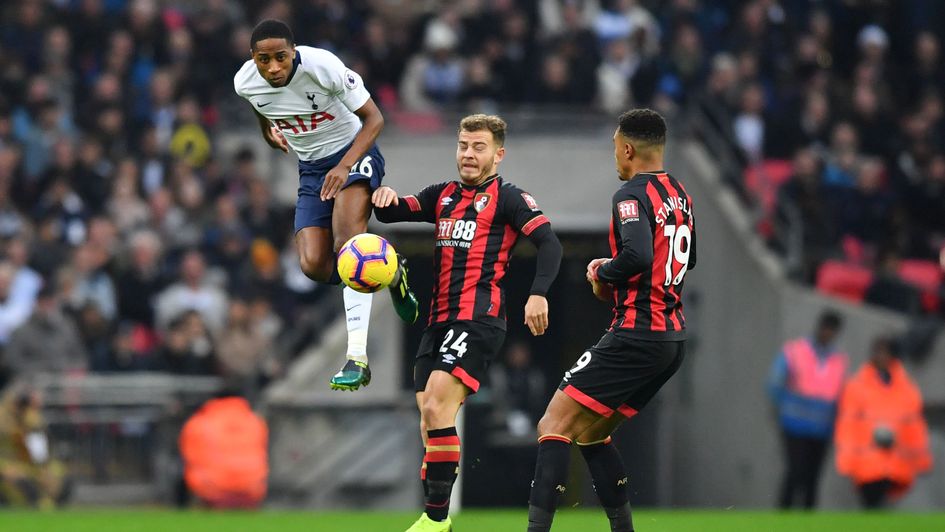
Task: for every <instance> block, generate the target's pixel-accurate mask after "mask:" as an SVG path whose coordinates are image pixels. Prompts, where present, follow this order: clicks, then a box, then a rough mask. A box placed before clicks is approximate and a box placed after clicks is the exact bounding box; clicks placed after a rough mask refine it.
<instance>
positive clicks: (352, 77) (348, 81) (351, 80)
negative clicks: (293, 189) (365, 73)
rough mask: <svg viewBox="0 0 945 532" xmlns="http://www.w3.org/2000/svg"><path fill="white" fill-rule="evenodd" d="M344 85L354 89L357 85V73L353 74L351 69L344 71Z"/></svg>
mask: <svg viewBox="0 0 945 532" xmlns="http://www.w3.org/2000/svg"><path fill="white" fill-rule="evenodd" d="M345 87H348V89H349V90H354V89H356V88H357V87H358V75H357V74H355V73H354V71H353V70H346V71H345Z"/></svg>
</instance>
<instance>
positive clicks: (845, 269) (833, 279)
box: [817, 260, 873, 303]
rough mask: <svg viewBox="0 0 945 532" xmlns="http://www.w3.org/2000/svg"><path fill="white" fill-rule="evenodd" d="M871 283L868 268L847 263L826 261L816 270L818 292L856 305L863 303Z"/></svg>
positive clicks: (870, 272)
mask: <svg viewBox="0 0 945 532" xmlns="http://www.w3.org/2000/svg"><path fill="white" fill-rule="evenodd" d="M872 282H873V272H872V271H871V270H870V269H869V268H865V267H863V266H859V265H857V264H851V263H848V262H842V261H837V260H828V261H825V262H824V263H823V264H821V265H820V268H819V269H818V270H817V290H818V291H820V292H822V293H824V294H827V295H831V296H836V297H839V298H842V299H846V300H848V301H854V302H857V303H859V302H862V301H863V297H864V296H865V295H866V290H867V288H869V286H870V283H872Z"/></svg>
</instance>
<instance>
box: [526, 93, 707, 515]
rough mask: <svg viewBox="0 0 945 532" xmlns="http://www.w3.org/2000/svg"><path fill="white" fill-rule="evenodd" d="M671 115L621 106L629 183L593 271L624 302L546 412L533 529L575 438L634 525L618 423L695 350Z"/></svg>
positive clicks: (615, 508)
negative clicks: (669, 166)
mask: <svg viewBox="0 0 945 532" xmlns="http://www.w3.org/2000/svg"><path fill="white" fill-rule="evenodd" d="M665 143H666V123H665V122H664V121H663V117H661V116H660V115H659V114H658V113H656V112H655V111H652V110H649V109H634V110H632V111H628V112H626V113H624V114H623V115H621V116H620V120H619V127H618V128H617V131H616V132H615V133H614V158H615V159H616V165H617V173H618V175H619V178H620V180H621V181H624V184H623V186H621V187H620V189H618V190H617V192H616V193H615V194H614V197H613V201H612V205H611V222H610V250H611V253H612V258H610V259H594V260H593V261H591V262H590V264H588V266H587V280H588V281H589V282H590V283H591V286H592V289H593V290H594V294H595V295H596V296H597V297H598V298H599V299H601V300H603V301H607V302H610V303H611V304H613V306H614V318H613V322H612V323H611V325H610V328H609V329H608V330H607V332H606V333H605V334H604V336H603V337H602V338H601V339H600V341H598V342H597V345H595V346H593V347H591V348H590V349H588V350H587V351H585V352H584V354H583V355H581V357H580V358H578V360H577V362H576V363H575V365H574V367H572V368H571V369H570V370H568V371H567V372H565V374H564V379H563V380H562V381H561V384H560V386H559V387H558V391H556V392H555V395H554V396H553V397H552V399H551V402H550V403H549V404H548V408H547V410H546V411H545V415H544V416H543V417H542V418H541V420H540V421H539V422H538V436H539V437H538V462H537V465H536V467H535V479H534V480H533V481H532V491H531V497H530V499H529V508H528V531H529V532H547V531H548V530H550V529H551V523H552V520H553V518H554V512H555V508H556V506H557V502H558V497H559V496H560V494H562V493H564V491H565V490H566V484H567V478H568V461H569V457H570V455H571V444H572V443H577V444H578V446H579V447H580V449H581V454H582V455H583V456H584V459H585V461H587V465H588V469H589V470H590V472H591V477H592V478H593V480H594V488H595V489H596V490H597V496H598V498H599V499H600V502H601V505H602V506H603V507H604V510H605V512H606V513H607V517H608V518H609V519H610V528H611V531H612V532H631V531H632V530H633V520H632V518H631V515H630V502H629V499H628V496H627V488H628V486H627V474H626V469H625V468H624V465H623V461H622V460H621V459H620V453H619V452H618V451H617V449H616V448H615V447H614V445H613V444H612V443H611V436H610V435H611V433H612V432H613V431H614V429H616V428H617V425H619V424H620V423H621V422H622V421H623V420H625V419H628V418H630V417H633V416H634V415H635V414H636V413H637V412H639V411H640V410H641V409H642V408H643V407H644V406H645V405H646V404H647V403H648V402H649V401H650V399H652V398H653V396H654V395H655V394H656V392H657V391H658V390H659V389H660V388H661V387H662V386H663V384H665V383H666V381H667V380H669V378H670V377H672V376H673V374H674V373H676V370H677V369H679V365H680V364H681V363H682V360H683V355H684V352H685V338H686V321H685V319H684V318H683V314H682V304H681V302H680V297H681V296H682V289H683V280H684V279H685V277H686V272H687V271H688V270H690V269H692V268H693V267H694V266H695V264H696V232H695V220H694V218H693V213H692V198H690V197H689V194H687V193H686V190H685V188H684V187H683V185H682V183H680V182H679V181H677V180H676V179H675V178H674V177H672V176H671V175H669V174H667V173H666V171H665V170H664V169H663V147H664V145H665Z"/></svg>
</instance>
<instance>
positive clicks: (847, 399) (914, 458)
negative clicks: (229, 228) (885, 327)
mask: <svg viewBox="0 0 945 532" xmlns="http://www.w3.org/2000/svg"><path fill="white" fill-rule="evenodd" d="M835 443H836V447H837V471H838V472H839V473H840V474H841V475H843V476H846V477H849V478H850V480H852V481H853V483H854V484H855V485H856V489H857V491H858V493H859V495H860V501H861V503H862V504H863V507H864V508H870V509H873V508H882V507H884V506H886V505H887V503H888V502H889V501H891V500H895V499H897V498H899V497H901V496H902V495H903V494H905V493H906V492H908V491H909V489H910V488H911V487H912V483H913V481H914V480H915V477H916V476H917V475H919V474H922V473H926V472H928V471H930V470H931V468H932V455H931V453H930V450H929V434H928V427H927V426H926V422H925V417H924V415H923V412H922V394H921V392H920V391H919V388H918V386H916V384H915V382H913V380H912V379H911V378H910V377H909V374H908V373H907V372H906V369H905V367H903V365H902V363H901V362H900V361H899V360H898V359H897V358H896V354H895V343H894V341H893V340H892V339H890V338H877V339H876V340H874V341H873V347H872V352H871V354H870V359H869V361H868V362H866V363H865V364H863V366H862V367H861V368H860V369H859V371H857V372H856V374H855V375H853V377H852V378H850V380H849V382H847V384H846V387H845V388H844V391H843V396H842V397H841V399H840V406H839V410H838V413H837V430H836V435H835Z"/></svg>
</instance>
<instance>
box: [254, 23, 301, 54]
mask: <svg viewBox="0 0 945 532" xmlns="http://www.w3.org/2000/svg"><path fill="white" fill-rule="evenodd" d="M266 39H285V42H286V44H288V45H289V46H293V45H295V37H293V36H292V30H291V29H289V25H288V24H286V23H285V22H282V21H281V20H276V19H273V18H269V19H266V20H264V21H262V22H260V23H259V24H256V27H255V28H253V35H252V37H250V39H249V46H250V48H252V49H253V50H255V49H256V43H258V42H259V41H264V40H266Z"/></svg>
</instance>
